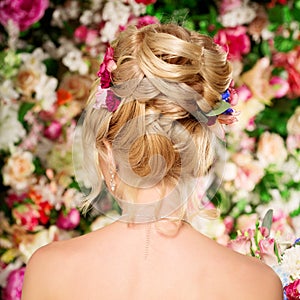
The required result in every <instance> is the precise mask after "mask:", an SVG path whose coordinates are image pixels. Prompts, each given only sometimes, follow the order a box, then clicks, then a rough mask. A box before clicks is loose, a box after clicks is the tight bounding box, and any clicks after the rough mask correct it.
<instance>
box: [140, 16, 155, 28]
mask: <svg viewBox="0 0 300 300" xmlns="http://www.w3.org/2000/svg"><path fill="white" fill-rule="evenodd" d="M157 23H159V21H158V19H157V18H156V17H153V16H143V17H140V18H138V22H137V25H136V27H137V28H141V27H144V26H147V25H150V24H157Z"/></svg>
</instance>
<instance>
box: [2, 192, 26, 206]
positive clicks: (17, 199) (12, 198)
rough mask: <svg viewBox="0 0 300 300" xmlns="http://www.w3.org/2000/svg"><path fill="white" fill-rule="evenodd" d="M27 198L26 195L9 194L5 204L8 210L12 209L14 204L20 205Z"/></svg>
mask: <svg viewBox="0 0 300 300" xmlns="http://www.w3.org/2000/svg"><path fill="white" fill-rule="evenodd" d="M26 197H28V194H27V193H20V194H18V193H10V194H8V195H7V197H6V199H5V202H6V204H7V206H8V207H9V208H12V207H13V206H14V204H16V203H22V202H23V201H24V199H26Z"/></svg>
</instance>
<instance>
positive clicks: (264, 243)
mask: <svg viewBox="0 0 300 300" xmlns="http://www.w3.org/2000/svg"><path fill="white" fill-rule="evenodd" d="M258 246H259V250H258V251H257V254H259V256H260V258H261V260H262V261H263V262H264V263H266V264H267V265H269V266H274V265H277V264H278V260H277V256H276V254H275V240H274V239H272V238H264V239H261V240H260V241H259V243H258Z"/></svg>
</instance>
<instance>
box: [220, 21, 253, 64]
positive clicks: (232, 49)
mask: <svg viewBox="0 0 300 300" xmlns="http://www.w3.org/2000/svg"><path fill="white" fill-rule="evenodd" d="M246 32H247V29H246V27H244V26H237V27H234V28H226V29H221V30H219V31H218V33H217V34H216V36H215V37H214V41H215V42H216V43H217V44H219V45H221V46H223V47H224V49H225V50H226V51H227V50H228V52H229V56H228V57H229V59H231V60H241V59H242V55H243V54H247V53H249V51H250V49H251V47H250V38H249V36H248V35H247V33H246Z"/></svg>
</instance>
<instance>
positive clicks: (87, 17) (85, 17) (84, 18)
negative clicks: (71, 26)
mask: <svg viewBox="0 0 300 300" xmlns="http://www.w3.org/2000/svg"><path fill="white" fill-rule="evenodd" d="M92 20H93V12H92V11H91V10H85V11H84V12H83V14H82V15H81V16H80V18H79V22H80V23H81V24H83V25H90V24H91V23H92Z"/></svg>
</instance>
